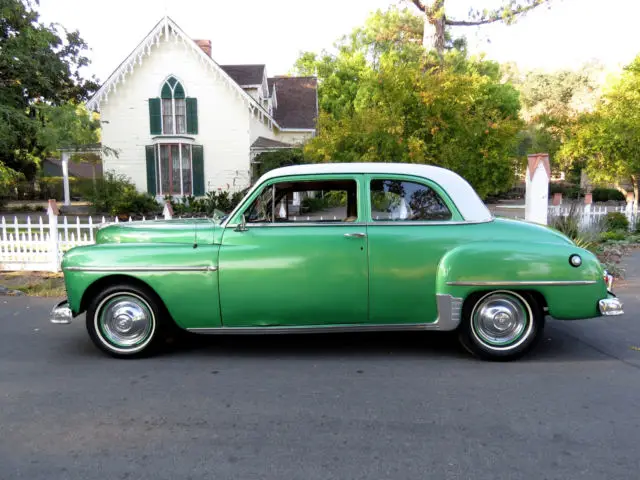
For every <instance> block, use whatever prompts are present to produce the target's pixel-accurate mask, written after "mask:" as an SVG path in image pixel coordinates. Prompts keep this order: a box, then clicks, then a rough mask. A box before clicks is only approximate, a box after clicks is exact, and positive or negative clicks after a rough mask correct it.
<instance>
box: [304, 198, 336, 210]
mask: <svg viewBox="0 0 640 480" xmlns="http://www.w3.org/2000/svg"><path fill="white" fill-rule="evenodd" d="M328 206H329V202H328V201H327V199H325V198H324V197H314V198H312V197H306V198H303V199H302V202H301V207H302V208H301V209H300V213H303V212H304V213H311V212H317V211H319V210H324V209H325V208H327V207H328Z"/></svg>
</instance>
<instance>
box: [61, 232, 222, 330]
mask: <svg viewBox="0 0 640 480" xmlns="http://www.w3.org/2000/svg"><path fill="white" fill-rule="evenodd" d="M219 249H220V246H219V245H200V246H196V247H195V248H194V246H193V245H185V244H176V243H174V244H158V243H156V244H136V243H122V244H116V243H105V244H96V245H90V246H84V247H76V248H73V249H71V250H69V251H68V252H67V253H66V254H65V256H64V258H63V262H62V270H63V272H64V279H65V286H66V289H67V295H68V299H69V306H70V308H71V310H72V312H73V313H74V315H78V314H79V313H82V310H83V308H82V305H83V303H84V302H83V298H84V297H85V296H86V295H87V294H88V293H87V292H89V293H91V292H92V291H93V289H92V288H91V287H92V285H94V284H96V282H109V281H110V280H109V278H108V277H114V279H115V277H118V281H122V280H123V277H124V279H126V278H133V279H136V280H138V281H140V282H142V283H144V284H146V285H148V286H149V287H150V288H151V289H153V290H154V291H155V293H156V294H158V296H159V297H160V299H161V300H162V302H163V303H164V305H165V306H166V307H167V310H168V311H169V313H170V314H171V316H172V318H173V319H174V320H175V322H176V323H177V324H178V325H179V326H180V327H182V328H196V327H215V326H220V325H221V318H220V304H219V299H218V272H217V265H218V252H219ZM90 289H91V290H90Z"/></svg>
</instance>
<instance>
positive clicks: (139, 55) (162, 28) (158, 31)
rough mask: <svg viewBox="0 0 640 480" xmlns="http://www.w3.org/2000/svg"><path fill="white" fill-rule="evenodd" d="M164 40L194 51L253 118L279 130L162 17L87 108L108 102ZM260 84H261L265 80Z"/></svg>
mask: <svg viewBox="0 0 640 480" xmlns="http://www.w3.org/2000/svg"><path fill="white" fill-rule="evenodd" d="M162 37H164V38H165V39H172V40H175V41H180V42H182V43H184V45H185V46H186V47H188V48H189V49H190V50H191V52H192V53H193V54H194V55H195V56H196V57H197V58H198V59H199V60H200V62H202V64H203V65H204V66H206V67H208V68H209V69H210V70H211V71H212V72H213V73H214V75H215V76H216V78H219V79H221V80H222V81H223V82H224V83H226V85H227V86H228V87H229V88H230V89H231V90H232V92H233V93H234V94H236V95H237V96H238V97H239V98H241V99H242V100H243V101H244V102H245V105H247V107H248V108H249V110H250V111H251V112H252V113H253V114H254V115H259V116H260V118H263V117H266V118H267V119H268V120H269V123H270V124H274V125H275V126H276V127H279V125H278V124H277V122H276V121H275V119H274V118H273V117H272V116H271V115H269V113H268V112H267V111H266V110H265V109H264V108H263V107H262V105H260V104H259V103H258V102H257V101H256V100H254V99H253V98H252V97H251V95H249V94H248V93H247V92H245V91H244V90H243V89H242V87H241V86H240V85H239V84H238V83H237V82H236V81H235V80H234V79H233V78H231V76H229V74H228V73H227V72H225V71H224V70H223V69H222V68H221V67H220V65H218V64H217V63H216V62H215V61H214V60H213V59H212V58H211V57H210V56H209V55H207V54H206V53H205V52H204V51H203V50H202V48H201V47H200V46H199V45H198V44H197V43H196V42H195V40H193V39H191V38H190V37H189V36H187V34H185V33H184V31H183V30H182V29H181V28H180V27H179V26H178V25H177V24H176V22H174V21H173V20H172V19H171V18H169V17H164V18H162V19H161V20H160V21H159V22H158V23H157V24H156V25H155V27H153V28H152V29H151V31H150V32H149V33H148V34H147V36H146V37H145V38H144V39H143V40H142V42H140V43H139V44H138V46H137V47H136V48H135V49H134V50H133V52H131V53H130V54H129V56H128V57H127V58H126V59H125V60H124V61H123V62H122V63H121V64H120V65H119V66H118V68H116V69H115V71H114V72H113V73H112V74H111V75H110V76H109V78H107V80H106V81H105V82H104V83H103V84H102V86H101V87H100V88H99V89H98V91H97V92H96V93H95V94H94V95H93V97H91V99H90V100H89V101H88V102H87V108H88V109H90V110H99V109H100V103H102V102H103V101H107V99H108V97H109V94H110V93H111V92H116V91H117V87H118V85H119V84H120V83H122V82H124V81H125V80H126V78H127V77H128V75H129V74H131V73H133V71H134V69H135V67H136V65H140V64H142V61H143V60H144V58H145V57H146V56H148V55H150V54H151V50H152V48H153V47H154V46H156V45H158V44H159V43H160V41H161V39H162ZM260 83H262V80H261V81H260Z"/></svg>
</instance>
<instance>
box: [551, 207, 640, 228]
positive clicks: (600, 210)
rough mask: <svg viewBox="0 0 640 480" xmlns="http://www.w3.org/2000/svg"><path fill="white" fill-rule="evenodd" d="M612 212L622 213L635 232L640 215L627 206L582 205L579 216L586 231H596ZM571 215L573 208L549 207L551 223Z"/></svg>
mask: <svg viewBox="0 0 640 480" xmlns="http://www.w3.org/2000/svg"><path fill="white" fill-rule="evenodd" d="M610 212H620V213H622V214H624V215H625V216H626V217H627V220H629V230H635V225H636V222H637V221H638V213H637V212H634V211H633V209H632V208H631V207H630V206H629V205H627V206H608V205H598V206H593V205H581V206H580V207H578V214H579V215H580V217H581V218H580V226H581V228H582V229H584V230H593V229H596V228H597V227H598V226H599V225H601V222H602V221H603V218H604V217H605V216H606V215H607V213H610ZM570 213H571V207H568V206H563V205H558V206H551V207H549V223H551V219H552V218H553V217H566V216H567V215H569V214H570Z"/></svg>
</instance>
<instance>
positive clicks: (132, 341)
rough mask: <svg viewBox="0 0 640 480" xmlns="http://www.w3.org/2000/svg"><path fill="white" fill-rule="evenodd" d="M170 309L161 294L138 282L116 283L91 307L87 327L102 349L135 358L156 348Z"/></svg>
mask: <svg viewBox="0 0 640 480" xmlns="http://www.w3.org/2000/svg"><path fill="white" fill-rule="evenodd" d="M165 318H166V310H165V308H164V306H163V305H162V304H161V303H160V301H159V300H158V299H157V297H156V296H155V295H154V294H153V293H152V292H150V291H147V289H143V288H140V287H138V286H135V285H112V286H110V287H107V288H105V289H104V290H103V291H102V292H100V293H99V294H98V295H97V296H96V297H95V298H94V299H93V300H92V301H91V303H90V305H89V307H88V308H87V331H88V332H89V336H90V337H91V340H93V343H94V344H95V345H96V346H97V347H98V348H99V349H100V350H102V351H104V352H106V353H108V354H109V355H112V356H114V357H118V358H132V357H140V356H144V355H148V354H150V353H153V352H154V351H156V349H157V347H158V346H159V345H158V344H159V343H160V340H161V335H162V333H163V331H164V330H166V329H164V328H162V327H163V325H164V322H165Z"/></svg>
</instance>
